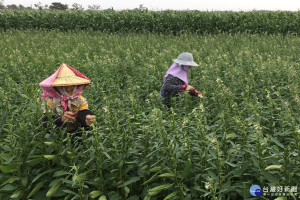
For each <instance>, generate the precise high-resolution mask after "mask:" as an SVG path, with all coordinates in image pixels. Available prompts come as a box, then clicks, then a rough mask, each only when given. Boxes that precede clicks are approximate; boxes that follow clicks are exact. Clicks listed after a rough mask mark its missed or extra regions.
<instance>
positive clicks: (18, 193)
mask: <svg viewBox="0 0 300 200" xmlns="http://www.w3.org/2000/svg"><path fill="white" fill-rule="evenodd" d="M22 196H23V191H22V190H17V191H15V192H14V193H13V194H12V195H11V196H10V198H12V199H16V198H21V197H22Z"/></svg>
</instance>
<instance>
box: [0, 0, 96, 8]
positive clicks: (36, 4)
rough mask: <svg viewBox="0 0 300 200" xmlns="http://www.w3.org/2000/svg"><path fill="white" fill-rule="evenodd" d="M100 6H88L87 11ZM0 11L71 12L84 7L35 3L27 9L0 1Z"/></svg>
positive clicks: (75, 4) (54, 3) (74, 4)
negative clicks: (48, 10) (36, 10)
mask: <svg viewBox="0 0 300 200" xmlns="http://www.w3.org/2000/svg"><path fill="white" fill-rule="evenodd" d="M100 8H101V7H100V5H98V4H93V5H88V10H100ZM0 9H1V10H3V9H11V10H24V9H28V10H33V9H38V10H47V9H51V10H68V9H72V10H84V7H83V6H82V5H81V4H78V3H73V4H72V6H71V7H69V5H68V4H62V3H60V2H53V3H51V5H47V4H45V5H43V4H42V3H41V2H38V3H35V4H34V7H32V6H29V7H25V6H23V5H21V4H19V5H16V4H10V5H6V6H5V5H4V1H3V0H0Z"/></svg>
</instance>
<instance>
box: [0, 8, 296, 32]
mask: <svg viewBox="0 0 300 200" xmlns="http://www.w3.org/2000/svg"><path fill="white" fill-rule="evenodd" d="M299 17H300V12H287V11H276V12H272V11H268V12H267V11H251V12H201V11H171V10H169V11H159V12H155V11H148V10H145V11H142V10H125V11H114V10H104V11H75V10H67V11H57V10H19V11H15V10H2V11H0V28H1V29H2V30H7V29H21V30H24V29H44V30H53V29H58V30H62V31H69V30H96V31H101V32H106V33H107V32H108V33H115V32H121V33H124V32H140V33H145V32H146V33H149V32H151V33H164V34H173V35H180V34H184V33H196V34H205V33H209V34H215V33H252V34H253V33H260V34H261V33H262V34H265V33H267V34H296V35H298V34H299V32H300V21H299Z"/></svg>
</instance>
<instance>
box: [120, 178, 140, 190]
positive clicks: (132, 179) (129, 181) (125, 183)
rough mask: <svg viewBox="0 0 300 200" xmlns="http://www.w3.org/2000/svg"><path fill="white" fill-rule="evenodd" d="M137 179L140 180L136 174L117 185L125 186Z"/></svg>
mask: <svg viewBox="0 0 300 200" xmlns="http://www.w3.org/2000/svg"><path fill="white" fill-rule="evenodd" d="M139 180H140V177H138V176H134V177H131V178H130V179H129V180H128V181H125V182H124V183H123V184H122V185H120V186H119V187H125V186H127V185H130V184H131V183H134V182H137V181H139Z"/></svg>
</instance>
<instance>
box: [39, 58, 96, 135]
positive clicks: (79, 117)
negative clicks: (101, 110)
mask: <svg viewBox="0 0 300 200" xmlns="http://www.w3.org/2000/svg"><path fill="white" fill-rule="evenodd" d="M90 83H91V80H90V79H89V78H87V77H86V76H85V75H83V74H82V73H80V72H79V71H77V70H76V69H74V68H72V67H70V66H68V65H66V64H64V63H63V64H62V65H61V66H60V67H59V68H58V69H57V71H56V72H55V73H54V74H52V75H51V76H50V77H48V78H46V79H45V80H43V81H42V82H41V83H40V87H41V88H42V90H43V94H42V101H43V103H42V108H43V110H44V112H45V113H46V112H51V113H52V116H53V122H54V124H55V125H56V126H58V127H61V126H64V127H65V126H66V127H67V131H68V132H75V131H76V130H77V129H78V128H79V127H83V128H84V129H85V130H88V129H89V128H90V125H91V124H92V123H93V122H95V121H96V116H95V114H94V113H93V112H92V111H90V110H88V104H87V101H86V99H85V98H84V97H83V96H81V93H82V90H83V89H84V88H86V87H87V86H88V85H89V84H90ZM43 121H44V123H43V124H44V127H47V126H48V125H47V123H48V122H49V119H48V117H47V115H45V116H44V119H43Z"/></svg>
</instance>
